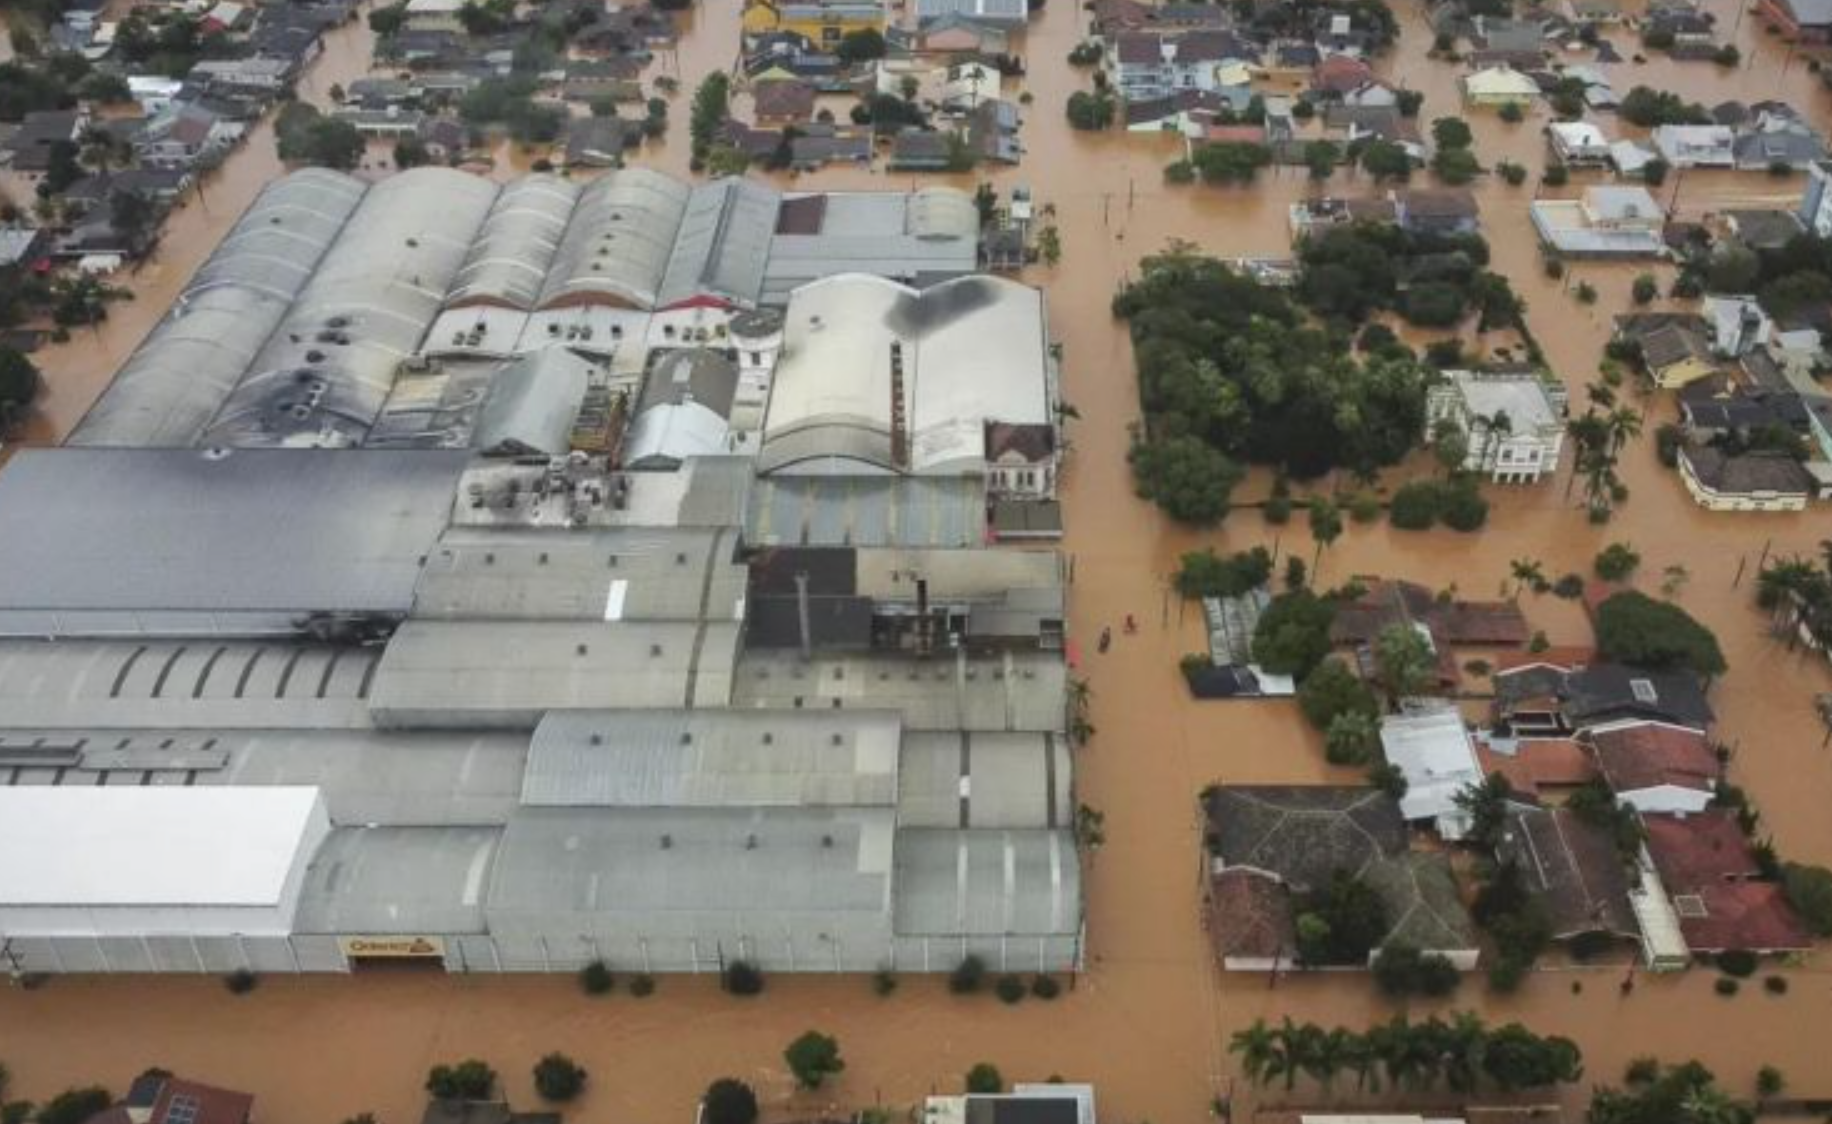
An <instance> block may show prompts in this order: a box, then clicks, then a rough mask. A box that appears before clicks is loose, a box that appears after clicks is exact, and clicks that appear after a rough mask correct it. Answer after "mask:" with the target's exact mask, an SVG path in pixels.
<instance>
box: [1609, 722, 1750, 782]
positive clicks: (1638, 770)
mask: <svg viewBox="0 0 1832 1124" xmlns="http://www.w3.org/2000/svg"><path fill="white" fill-rule="evenodd" d="M1591 744H1592V746H1593V747H1594V749H1595V751H1596V755H1597V768H1598V769H1599V770H1601V771H1602V773H1603V777H1604V779H1605V780H1607V781H1608V782H1609V787H1610V788H1611V789H1613V790H1614V791H1616V792H1635V791H1637V790H1640V789H1645V788H1655V787H1658V786H1660V785H1673V786H1675V787H1678V788H1689V789H1693V790H1695V791H1698V792H1710V791H1712V789H1713V788H1714V787H1715V786H1716V782H1717V778H1718V773H1719V765H1718V758H1717V752H1716V751H1715V750H1713V749H1712V748H1711V743H1710V742H1709V741H1707V740H1706V739H1705V735H1703V734H1701V733H1699V732H1698V731H1697V730H1687V729H1684V728H1682V727H1678V726H1667V725H1664V724H1662V723H1659V722H1644V723H1642V724H1640V725H1638V726H1628V727H1624V728H1622V729H1618V730H1607V731H1605V732H1603V733H1600V734H1594V735H1592V736H1591Z"/></svg>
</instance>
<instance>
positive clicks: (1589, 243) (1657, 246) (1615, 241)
mask: <svg viewBox="0 0 1832 1124" xmlns="http://www.w3.org/2000/svg"><path fill="white" fill-rule="evenodd" d="M1531 213H1532V216H1533V226H1534V228H1535V229H1536V230H1537V231H1538V232H1539V237H1540V241H1541V242H1543V243H1544V244H1545V245H1546V246H1547V247H1548V248H1549V249H1551V250H1553V251H1555V252H1557V253H1558V254H1560V255H1563V256H1566V257H1572V258H1646V257H1659V256H1661V255H1663V254H1664V253H1665V252H1666V242H1665V239H1664V238H1663V236H1662V234H1663V229H1664V227H1665V225H1666V212H1664V211H1663V210H1661V207H1660V204H1659V203H1656V202H1655V201H1654V197H1653V196H1652V195H1650V194H1648V192H1647V189H1645V188H1641V187H1629V186H1596V187H1588V188H1585V190H1584V195H1583V197H1582V198H1581V199H1575V200H1573V199H1536V200H1534V201H1533V204H1532V212H1531Z"/></svg>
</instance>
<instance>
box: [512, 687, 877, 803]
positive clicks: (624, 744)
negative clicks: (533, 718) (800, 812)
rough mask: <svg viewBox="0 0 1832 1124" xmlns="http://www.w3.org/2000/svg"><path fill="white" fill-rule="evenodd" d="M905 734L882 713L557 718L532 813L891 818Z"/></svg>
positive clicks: (527, 795)
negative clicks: (714, 812) (829, 810)
mask: <svg viewBox="0 0 1832 1124" xmlns="http://www.w3.org/2000/svg"><path fill="white" fill-rule="evenodd" d="M898 732H899V730H898V723H897V716H896V715H895V714H891V713H888V712H882V711H881V712H877V713H872V712H866V711H848V712H844V713H838V714H834V713H826V714H823V713H796V712H785V713H778V714H768V715H762V714H755V713H751V712H748V711H729V710H723V711H722V710H623V711H604V712H598V713H592V712H585V711H556V712H554V713H551V714H549V715H547V717H545V718H543V719H542V720H541V724H540V725H539V726H538V727H536V728H535V731H534V743H533V746H532V747H531V749H530V751H529V755H528V771H527V776H526V779H525V781H524V783H523V786H522V803H524V804H526V805H529V806H541V807H574V806H590V807H615V808H697V807H716V808H763V807H788V808H798V807H800V808H807V807H890V806H891V805H892V804H893V803H894V802H895V800H896V789H897V740H898Z"/></svg>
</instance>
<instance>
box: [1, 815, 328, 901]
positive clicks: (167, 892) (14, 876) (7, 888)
mask: <svg viewBox="0 0 1832 1124" xmlns="http://www.w3.org/2000/svg"><path fill="white" fill-rule="evenodd" d="M324 822H325V819H324V810H323V806H322V805H321V804H320V802H319V798H318V790H317V789H316V788H307V787H273V788H177V787H151V786H144V787H143V786H134V787H121V788H113V787H81V788H65V787H61V786H59V787H55V788H51V787H44V788H38V787H30V788H0V908H5V907H14V906H205V907H208V906H238V907H273V906H277V905H280V904H281V903H282V901H283V900H284V898H285V896H286V891H287V883H288V880H289V878H290V876H291V874H292V872H293V870H294V868H295V867H296V866H299V865H302V862H303V860H304V859H306V858H309V857H310V856H309V855H302V854H301V852H302V851H304V850H306V849H307V848H310V847H315V846H316V845H317V842H318V839H319V838H320V837H321V836H322V831H320V830H319V828H320V827H321V825H323V824H324Z"/></svg>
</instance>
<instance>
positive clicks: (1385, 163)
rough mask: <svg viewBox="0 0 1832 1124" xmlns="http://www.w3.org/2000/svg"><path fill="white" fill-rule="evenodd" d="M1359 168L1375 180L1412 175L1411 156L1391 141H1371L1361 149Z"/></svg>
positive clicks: (1400, 178)
mask: <svg viewBox="0 0 1832 1124" xmlns="http://www.w3.org/2000/svg"><path fill="white" fill-rule="evenodd" d="M1361 168H1362V170H1363V171H1365V172H1367V173H1368V175H1370V176H1373V177H1374V178H1375V179H1376V180H1404V179H1407V178H1409V177H1410V176H1411V175H1412V157H1411V156H1410V155H1408V154H1407V152H1406V150H1405V149H1404V148H1402V147H1400V146H1399V145H1397V144H1394V143H1393V142H1392V141H1384V140H1377V141H1372V142H1370V143H1368V144H1367V145H1365V146H1363V148H1362V150H1361Z"/></svg>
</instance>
